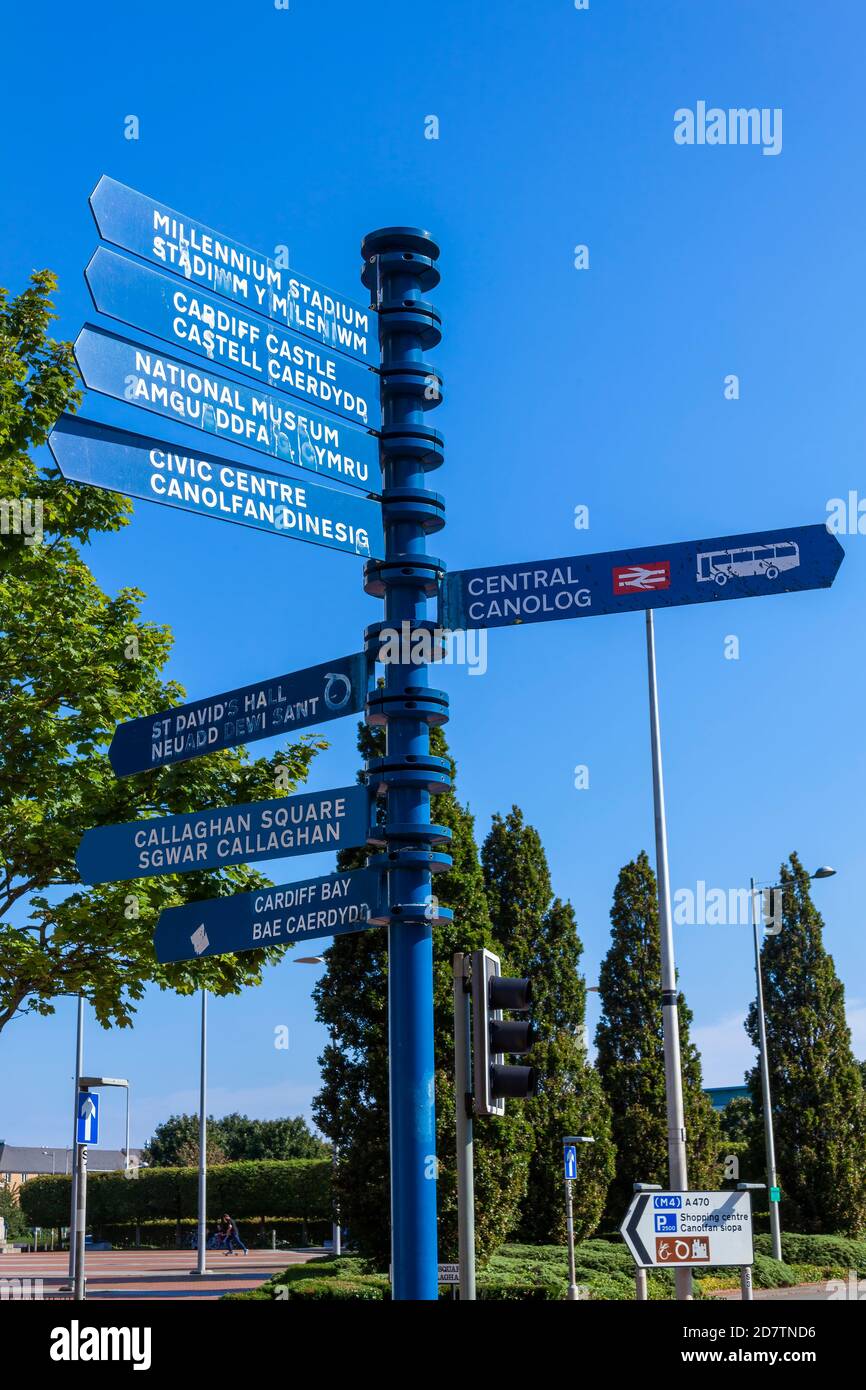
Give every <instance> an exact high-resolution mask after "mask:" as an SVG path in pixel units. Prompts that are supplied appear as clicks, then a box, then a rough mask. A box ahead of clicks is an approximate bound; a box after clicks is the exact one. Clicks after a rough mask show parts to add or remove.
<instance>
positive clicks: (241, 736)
mask: <svg viewBox="0 0 866 1390" xmlns="http://www.w3.org/2000/svg"><path fill="white" fill-rule="evenodd" d="M366 698H367V658H366V657H365V656H364V654H363V652H356V653H354V655H352V656H341V657H338V658H337V659H336V660H335V661H326V662H323V663H322V664H321V665H320V666H310V667H308V668H307V670H306V671H293V672H291V673H289V674H287V675H283V676H272V677H271V679H270V680H266V681H256V682H254V683H253V684H252V685H244V686H241V687H240V688H239V689H238V690H227V691H224V692H223V693H222V694H220V695H210V696H208V697H207V698H206V699H204V700H193V701H191V702H190V703H189V704H186V705H176V706H175V707H174V708H173V709H166V710H161V711H159V712H158V713H157V714H149V715H143V716H142V717H141V718H140V719H130V720H128V722H127V723H125V724H119V725H118V726H117V728H116V729H115V731H114V737H113V738H112V740H111V747H110V748H109V750H108V757H109V759H110V761H111V766H112V767H113V769H114V772H115V774H116V776H118V777H130V776H132V774H134V773H136V772H147V771H149V770H150V768H152V767H165V766H166V765H168V764H172V763H181V762H185V761H186V760H187V759H188V758H198V757H200V756H201V755H202V754H203V753H214V752H216V750H217V749H219V748H234V747H236V746H237V744H239V743H254V742H256V740H257V739H262V738H273V737H275V736H277V735H280V734H286V733H294V732H295V730H297V729H307V728H309V726H310V725H311V724H324V723H325V722H326V721H327V720H329V719H339V718H341V717H342V716H343V715H346V714H359V713H360V711H361V710H362V709H363V708H364V702H365V700H366Z"/></svg>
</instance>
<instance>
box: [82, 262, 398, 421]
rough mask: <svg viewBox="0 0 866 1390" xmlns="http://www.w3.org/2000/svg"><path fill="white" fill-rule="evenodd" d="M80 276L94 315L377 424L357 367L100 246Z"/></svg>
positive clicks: (372, 399) (366, 371)
mask: <svg viewBox="0 0 866 1390" xmlns="http://www.w3.org/2000/svg"><path fill="white" fill-rule="evenodd" d="M84 273H85V278H86V280H87V284H88V288H89V289H90V296H91V298H92V300H93V303H94V305H95V307H96V309H97V311H98V312H99V313H100V314H107V315H108V317H109V318H113V319H119V320H120V321H121V322H122V323H128V324H131V325H132V326H133V327H134V328H140V329H141V330H142V331H143V332H145V333H152V334H154V335H155V337H157V338H164V339H165V340H166V341H167V342H169V343H172V344H173V345H174V346H175V347H179V348H185V349H186V351H187V352H192V353H194V354H195V355H196V356H197V357H207V358H208V359H209V360H210V361H211V362H212V363H213V364H217V363H219V364H220V365H221V366H223V367H230V368H233V369H234V370H235V371H237V372H242V373H243V374H244V375H245V376H251V377H254V378H255V379H256V381H258V382H259V383H260V384H261V385H262V386H269V387H276V388H277V389H278V390H281V391H287V392H288V393H289V395H290V396H298V397H300V399H301V400H303V401H304V402H306V404H307V405H312V406H316V407H319V408H320V409H322V410H327V411H333V412H334V413H335V414H337V415H344V416H346V418H347V419H349V420H352V421H353V422H354V423H355V424H360V425H372V426H373V427H376V426H377V425H378V424H379V420H380V414H381V412H380V408H379V377H378V374H377V373H376V372H374V371H372V370H371V368H369V367H365V366H363V365H362V364H361V363H360V362H353V361H352V360H351V359H350V358H348V357H344V356H343V354H342V353H337V352H332V351H330V350H329V349H328V348H326V347H324V346H322V344H320V343H314V342H312V341H311V340H310V339H309V338H303V337H301V335H300V334H298V333H292V332H290V331H289V330H288V329H286V328H280V327H279V326H278V325H277V324H275V323H270V322H269V321H268V320H267V319H263V318H261V317H260V316H259V315H258V314H254V313H250V312H249V311H248V310H247V309H244V308H239V307H238V306H236V305H234V304H227V303H226V302H225V300H222V299H219V298H217V296H216V295H213V294H208V293H207V291H206V290H202V289H199V288H198V286H197V285H195V284H192V283H191V282H189V281H187V280H179V279H178V278H177V277H176V276H174V275H162V274H161V273H160V272H159V271H158V270H151V269H150V268H149V267H148V266H146V265H142V263H141V262H140V261H132V260H129V259H128V258H127V257H126V256H118V254H117V252H116V251H109V250H108V248H107V247H105V246H100V247H99V249H98V250H97V251H96V252H95V253H94V256H93V259H92V260H91V262H90V264H89V265H88V267H87V269H86V271H85V272H84Z"/></svg>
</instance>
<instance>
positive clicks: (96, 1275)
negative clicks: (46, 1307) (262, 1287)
mask: <svg viewBox="0 0 866 1390" xmlns="http://www.w3.org/2000/svg"><path fill="white" fill-rule="evenodd" d="M324 1253H325V1252H324V1250H276V1251H274V1250H250V1253H249V1254H248V1255H238V1254H233V1255H225V1254H224V1253H223V1252H222V1251H219V1250H208V1252H207V1270H208V1272H207V1274H206V1275H204V1276H199V1275H198V1274H196V1273H195V1269H196V1252H195V1251H194V1250H89V1251H88V1252H87V1255H86V1257H85V1269H86V1273H87V1297H88V1300H93V1301H94V1302H96V1301H97V1300H105V1299H112V1300H113V1299H135V1300H136V1301H141V1300H144V1301H149V1300H163V1299H172V1298H183V1299H215V1298H220V1297H221V1296H222V1294H224V1293H240V1292H241V1291H243V1290H245V1289H255V1288H257V1287H258V1286H259V1284H263V1283H264V1281H265V1280H266V1279H269V1278H270V1277H271V1275H272V1274H273V1273H274V1272H275V1271H277V1270H281V1269H285V1268H286V1266H287V1265H290V1264H304V1263H305V1262H306V1261H307V1260H311V1259H313V1258H314V1257H315V1256H316V1255H323V1254H324ZM68 1268H69V1255H68V1253H67V1252H66V1251H63V1252H60V1251H46V1252H45V1253H42V1252H40V1253H39V1254H32V1255H25V1254H18V1255H0V1281H3V1280H10V1279H15V1280H37V1279H42V1280H43V1284H42V1294H41V1296H42V1297H43V1298H51V1297H57V1296H64V1297H68V1292H67V1293H65V1294H62V1295H61V1292H60V1287H59V1286H60V1284H61V1283H68V1280H67V1271H68ZM6 1288H7V1290H8V1292H7V1295H6V1296H7V1297H9V1296H10V1295H11V1296H13V1297H14V1296H15V1294H16V1292H17V1290H18V1289H19V1288H21V1285H15V1284H13V1285H11V1286H10V1285H8V1284H7V1285H6ZM22 1291H23V1293H24V1296H25V1297H30V1298H32V1297H33V1296H34V1292H35V1293H36V1296H37V1297H38V1296H39V1292H38V1286H37V1287H36V1289H34V1287H33V1285H32V1284H31V1285H30V1286H29V1288H28V1286H27V1285H25V1286H24V1287H23V1290H22Z"/></svg>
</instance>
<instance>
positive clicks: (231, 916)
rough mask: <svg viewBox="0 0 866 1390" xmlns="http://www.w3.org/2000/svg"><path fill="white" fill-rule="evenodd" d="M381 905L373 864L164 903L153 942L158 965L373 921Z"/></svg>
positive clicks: (285, 941) (283, 943)
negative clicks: (190, 900) (228, 893)
mask: <svg viewBox="0 0 866 1390" xmlns="http://www.w3.org/2000/svg"><path fill="white" fill-rule="evenodd" d="M383 906H384V905H383V903H382V886H381V875H380V874H379V873H377V871H376V870H375V869H353V870H350V871H349V872H347V873H342V874H340V873H337V874H326V875H325V876H324V877H323V878H308V879H305V880H303V881H301V882H300V883H283V884H280V885H278V886H276V887H270V888H259V889H256V890H255V892H252V893H235V894H234V896H233V897H231V898H211V899H209V900H207V901H205V902H197V903H184V904H183V906H182V907H169V908H166V909H165V911H163V912H162V913H160V917H159V921H158V922H157V924H156V930H155V932H154V935H153V945H154V950H155V951H156V958H157V960H158V961H160V962H161V963H162V964H164V965H167V964H170V963H171V962H174V961H182V960H196V959H198V958H199V957H200V956H220V955H227V954H234V953H235V952H237V951H254V950H256V949H258V948H261V947H263V946H287V945H290V944H291V943H292V942H293V941H301V940H304V941H305V940H308V939H309V938H311V937H322V936H342V935H343V934H344V933H345V932H355V931H363V930H364V928H365V927H370V926H376V925H377V924H378V923H377V920H376V919H377V918H380V917H381V913H382V911H383ZM384 910H386V911H387V909H384Z"/></svg>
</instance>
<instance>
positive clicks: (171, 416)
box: [75, 326, 379, 492]
mask: <svg viewBox="0 0 866 1390" xmlns="http://www.w3.org/2000/svg"><path fill="white" fill-rule="evenodd" d="M75 360H76V361H77V363H78V368H79V371H80V372H81V375H82V377H83V379H84V384H85V386H87V387H88V388H89V389H90V390H92V391H99V392H100V393H101V394H102V395H104V396H113V397H114V399H115V400H118V401H128V402H129V403H130V404H131V405H137V406H141V407H142V408H143V409H145V410H150V411H153V413H154V414H156V415H162V416H164V417H165V418H166V419H167V420H174V421H176V422H177V423H178V424H180V425H190V426H191V427H192V428H194V429H198V430H202V431H204V433H205V434H212V435H213V436H214V437H215V438H217V439H221V440H230V441H231V442H232V443H233V444H243V445H245V446H246V447H247V448H249V449H255V450H256V451H257V453H261V454H268V455H269V456H270V457H271V458H272V459H275V460H277V461H278V462H279V463H281V464H286V465H289V466H291V467H293V468H302V469H304V470H305V471H308V472H310V473H313V474H316V475H317V476H318V477H319V478H323V479H327V480H329V481H335V482H341V483H347V484H348V485H349V486H350V487H356V488H361V489H362V491H364V492H370V491H371V486H372V484H371V479H378V477H379V470H378V461H379V444H378V440H377V438H376V436H375V435H374V434H371V433H370V432H369V431H365V430H361V429H356V428H354V427H353V426H352V425H350V424H348V423H347V422H346V421H344V420H340V419H338V418H337V417H336V416H334V415H322V414H320V413H318V412H317V411H314V410H308V409H306V407H299V406H297V405H296V404H295V402H294V401H293V400H292V399H291V398H290V397H286V396H283V395H281V394H280V393H279V392H276V391H266V390H264V389H263V388H262V387H258V386H254V385H247V384H246V383H245V382H241V381H235V380H232V379H230V378H229V377H225V376H220V375H219V374H218V373H216V372H212V371H209V370H208V369H207V368H205V367H191V366H190V365H189V363H188V362H181V361H179V360H178V359H177V358H175V357H169V356H168V355H167V354H165V353H161V352H154V351H153V349H152V348H145V347H141V346H140V345H139V344H137V343H132V342H130V341H129V340H128V339H126V338H121V337H118V336H117V334H115V333H106V332H105V331H104V330H103V329H99V328H92V327H90V326H87V327H85V328H83V329H82V330H81V332H80V333H79V335H78V337H77V339H76V341H75Z"/></svg>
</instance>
